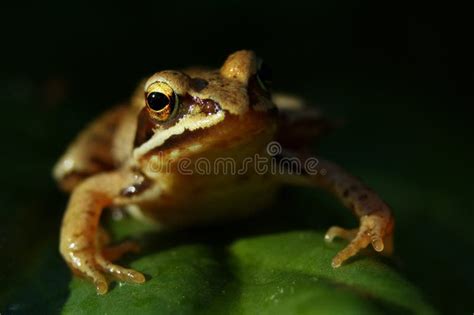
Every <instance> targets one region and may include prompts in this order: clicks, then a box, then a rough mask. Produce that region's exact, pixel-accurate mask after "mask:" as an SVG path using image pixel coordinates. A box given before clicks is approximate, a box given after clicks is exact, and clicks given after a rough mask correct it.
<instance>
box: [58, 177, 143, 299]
mask: <svg viewBox="0 0 474 315" xmlns="http://www.w3.org/2000/svg"><path fill="white" fill-rule="evenodd" d="M126 180H127V174H126V173H122V172H120V171H117V172H110V173H101V174H98V175H95V176H92V177H89V178H88V179H86V180H85V181H83V182H82V183H81V184H79V186H77V187H76V188H75V189H74V191H73V193H72V195H71V198H70V200H69V204H68V207H67V209H66V213H65V214H64V218H63V222H62V227H61V237H60V238H61V239H60V252H61V254H62V256H63V257H64V259H65V260H66V262H67V263H68V265H69V266H70V267H71V269H72V270H73V271H74V272H75V273H76V274H79V275H82V276H86V277H87V278H89V279H91V280H92V281H93V282H94V284H95V285H96V289H97V293H99V294H105V293H106V292H107V290H108V282H107V279H106V275H109V276H111V277H113V278H116V279H118V280H123V281H129V282H134V283H142V282H144V281H145V277H144V276H143V275H142V274H141V273H139V272H137V271H135V270H132V269H127V268H123V267H120V266H118V265H115V264H112V263H111V262H110V261H109V260H107V258H110V257H112V256H113V257H116V256H117V250H118V251H120V253H123V252H125V251H127V250H134V249H136V247H134V246H132V245H130V244H129V245H126V244H124V245H123V246H120V245H119V247H116V248H115V249H116V250H113V249H104V248H102V245H103V243H104V240H103V233H101V231H100V227H99V220H100V216H101V214H102V210H103V209H104V208H106V207H108V206H111V205H114V204H115V201H116V200H117V198H118V196H119V193H120V190H121V188H122V187H123V186H124V183H125V182H126Z"/></svg>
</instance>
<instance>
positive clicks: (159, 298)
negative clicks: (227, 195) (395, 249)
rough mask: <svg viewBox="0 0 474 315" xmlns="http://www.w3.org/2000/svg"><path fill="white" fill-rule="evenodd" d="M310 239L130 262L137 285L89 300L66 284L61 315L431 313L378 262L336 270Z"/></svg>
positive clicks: (286, 236) (329, 251) (319, 240)
mask: <svg viewBox="0 0 474 315" xmlns="http://www.w3.org/2000/svg"><path fill="white" fill-rule="evenodd" d="M342 246H343V244H337V245H331V246H328V245H326V244H325V243H324V241H323V235H322V234H321V233H315V232H305V231H302V232H300V231H298V232H288V233H283V234H273V235H268V236H259V237H253V238H247V239H242V240H239V241H236V242H235V243H233V244H231V245H229V246H211V245H207V244H206V245H205V244H202V243H198V244H192V245H189V244H188V245H181V246H175V247H172V248H168V249H163V250H161V251H156V252H154V253H152V254H150V255H147V256H145V257H142V258H139V259H138V260H136V261H133V262H132V263H131V264H130V265H131V267H132V268H135V269H137V270H139V271H142V272H143V273H145V274H146V275H147V277H148V281H147V282H146V283H145V284H142V285H134V284H128V283H119V284H117V285H115V286H114V287H113V288H112V289H111V290H110V292H109V293H108V294H107V295H105V296H97V295H96V293H95V289H94V287H93V285H91V283H89V282H87V281H85V280H82V279H78V278H74V279H73V281H72V282H71V285H70V289H71V294H70V296H69V299H68V300H67V302H66V304H65V306H64V308H63V314H162V315H163V314H196V313H199V314H272V315H275V314H338V315H339V314H435V311H434V310H433V309H432V308H431V307H430V306H429V305H428V304H426V303H425V302H424V300H423V297H422V296H421V294H420V293H419V292H418V291H417V289H415V288H414V287H413V286H412V285H411V284H410V283H409V282H407V281H406V280H405V279H404V278H403V277H402V276H400V275H399V274H398V273H397V272H396V271H394V270H393V269H391V268H390V267H388V266H387V265H385V264H384V263H382V262H381V261H380V260H378V259H373V258H369V257H367V256H366V257H363V258H358V259H354V260H352V261H351V262H350V263H348V264H346V265H344V266H343V267H342V268H339V269H336V270H334V269H332V268H331V266H330V261H331V258H332V257H333V256H334V255H335V254H336V252H337V251H338V250H339V249H340V248H341V247H342Z"/></svg>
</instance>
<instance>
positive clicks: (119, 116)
mask: <svg viewBox="0 0 474 315" xmlns="http://www.w3.org/2000/svg"><path fill="white" fill-rule="evenodd" d="M127 110H128V109H127V108H126V107H124V106H119V107H116V108H114V109H112V110H110V111H108V112H106V113H104V114H103V115H102V116H100V117H99V118H97V119H96V120H95V121H93V122H92V123H91V124H90V125H89V126H87V127H86V128H85V129H84V130H83V131H82V132H81V133H80V134H79V135H78V136H77V138H76V140H75V141H74V142H73V143H72V144H71V145H70V146H69V148H68V149H67V150H66V152H65V153H64V154H63V156H62V157H61V158H60V159H59V161H58V162H57V163H56V165H55V167H54V170H53V176H54V178H55V179H56V181H58V183H59V186H60V187H61V188H62V189H63V190H65V191H72V190H73V189H74V187H76V186H77V184H79V183H80V182H81V181H82V180H83V179H84V178H87V177H89V176H91V175H93V174H96V173H98V172H103V171H108V170H112V169H114V168H115V167H116V165H115V161H114V156H113V150H112V146H113V142H114V135H115V132H116V131H117V128H118V127H119V125H120V123H121V122H122V120H123V118H124V116H125V115H126V113H127Z"/></svg>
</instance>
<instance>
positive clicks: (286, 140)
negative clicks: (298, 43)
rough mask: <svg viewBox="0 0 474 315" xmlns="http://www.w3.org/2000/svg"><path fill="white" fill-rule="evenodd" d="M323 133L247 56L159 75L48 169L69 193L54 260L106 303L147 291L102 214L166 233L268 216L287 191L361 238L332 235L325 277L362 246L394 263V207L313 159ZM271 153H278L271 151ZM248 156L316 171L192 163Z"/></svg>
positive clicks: (304, 107) (323, 123)
mask: <svg viewBox="0 0 474 315" xmlns="http://www.w3.org/2000/svg"><path fill="white" fill-rule="evenodd" d="M327 125H328V124H327V120H325V119H324V118H323V117H322V116H321V114H320V113H319V112H318V110H317V109H315V107H314V106H311V105H308V104H307V103H306V102H305V101H304V100H302V99H300V98H298V97H296V96H291V95H285V94H278V93H276V92H274V91H273V87H272V81H271V71H270V70H269V68H268V66H266V64H265V63H264V62H263V61H262V59H260V58H259V57H258V56H257V55H256V54H255V52H253V51H251V50H240V51H237V52H234V53H232V54H230V55H229V56H228V57H227V59H226V60H225V61H224V63H223V64H222V65H221V66H220V67H218V68H216V69H211V68H205V67H192V68H187V69H184V70H180V71H177V70H162V71H159V72H156V73H155V74H153V75H152V76H150V77H149V78H148V79H146V80H143V81H142V82H140V84H139V85H138V87H137V89H136V90H135V92H134V93H132V96H131V97H130V99H129V100H128V101H127V102H124V103H123V104H119V105H116V106H115V107H113V108H112V109H110V110H108V111H106V112H105V113H103V114H102V115H100V116H99V117H98V118H96V119H95V120H93V121H92V122H91V123H90V124H89V125H87V126H86V127H85V129H84V130H83V131H81V132H80V133H79V134H78V136H77V137H76V138H75V140H74V141H73V142H72V143H71V144H70V145H69V147H68V148H67V149H66V151H65V153H64V154H63V155H62V156H61V157H60V159H59V161H58V162H57V163H56V165H55V166H54V168H53V177H54V178H55V180H56V181H57V183H58V185H59V187H60V188H61V189H62V190H64V191H65V192H67V193H69V194H70V197H69V201H68V203H67V206H66V210H65V212H64V216H63V219H62V223H61V229H60V241H59V252H60V254H61V255H62V257H63V258H64V260H65V262H66V263H67V265H68V266H69V267H70V269H71V270H72V272H73V273H74V274H76V275H78V276H81V277H84V278H86V279H88V280H89V281H90V282H92V283H93V284H94V285H95V289H96V292H97V294H99V295H103V294H105V293H107V292H108V290H109V285H110V283H111V281H123V282H129V283H137V284H141V283H144V282H145V281H146V280H147V279H146V278H145V276H144V275H143V274H142V273H141V272H140V271H137V270H134V269H130V268H126V267H124V266H121V265H119V264H117V263H114V261H117V260H118V259H120V257H122V256H123V255H124V254H127V253H130V252H137V251H138V250H139V246H138V245H137V243H134V242H132V241H123V242H122V243H118V244H114V245H111V242H110V236H109V233H108V232H107V231H106V230H105V228H104V227H102V226H101V223H100V222H101V221H100V219H101V216H102V214H103V212H104V211H106V209H117V208H119V209H123V211H126V212H127V213H130V215H131V216H133V217H134V218H136V219H137V220H141V221H142V222H145V221H146V222H154V223H156V224H157V225H159V226H160V227H163V228H166V229H180V228H186V227H192V226H199V225H208V224H219V222H225V221H228V220H235V219H239V218H246V217H250V216H252V215H253V214H255V213H257V212H259V211H260V210H262V209H265V208H268V207H270V208H271V205H272V202H273V201H274V200H275V197H276V196H277V194H278V191H279V189H280V188H281V187H283V186H286V185H292V186H300V187H310V188H315V189H323V190H326V191H328V192H330V193H331V194H333V195H334V196H335V197H336V198H337V199H338V200H340V201H341V202H342V204H343V205H344V206H345V207H346V208H348V209H350V210H351V211H352V213H353V214H354V215H355V216H356V218H357V219H358V221H359V226H358V227H356V228H352V229H348V228H342V227H339V226H332V227H330V228H329V229H328V230H327V233H326V234H325V236H324V238H325V240H326V241H327V242H333V240H334V239H336V238H342V239H344V240H347V241H348V244H347V245H346V246H345V247H343V249H342V250H340V251H339V252H338V253H337V254H336V255H335V256H334V258H333V259H332V262H331V264H332V267H334V268H339V267H340V266H341V265H342V264H343V263H344V262H346V261H347V260H348V259H349V258H351V257H353V256H355V255H357V254H358V253H359V252H360V251H361V250H363V249H365V248H369V247H372V248H373V249H374V250H375V251H376V252H379V253H382V254H387V255H389V254H391V252H392V251H393V230H394V222H395V221H394V217H393V215H392V211H391V209H390V207H389V206H388V205H387V204H386V203H385V202H384V201H383V200H382V199H381V198H380V197H379V196H378V194H377V193H375V192H374V191H373V190H372V189H371V188H369V187H368V186H367V185H366V184H364V183H362V181H361V180H360V179H358V177H356V176H354V175H351V174H350V173H349V172H347V171H346V170H345V169H344V168H342V167H341V166H339V165H338V164H337V163H334V162H331V161H329V160H326V159H324V158H322V157H320V156H312V155H310V152H311V148H312V145H311V143H312V141H311V139H318V138H319V137H320V136H321V135H322V134H325V132H324V131H325V130H327ZM269 144H273V145H275V144H276V145H278V146H279V147H278V146H277V149H278V150H277V152H270V151H271V150H269ZM255 155H259V156H260V157H261V159H263V160H264V161H265V162H264V164H265V163H267V164H270V163H273V162H274V161H275V160H279V161H282V160H283V159H285V158H292V159H298V161H303V160H304V159H307V158H308V156H312V157H313V162H316V163H313V164H315V165H316V167H312V168H311V169H310V168H309V167H307V166H304V167H302V170H301V171H299V172H296V171H295V170H294V169H292V168H293V167H292V166H291V165H292V164H291V163H286V164H285V165H286V166H284V167H282V168H279V169H278V171H277V172H269V171H266V172H262V171H261V170H260V171H258V170H257V169H256V168H255V167H254V168H252V167H245V168H244V169H245V170H246V171H245V172H241V173H239V174H228V173H224V172H216V170H212V169H210V171H211V172H209V170H208V172H207V173H206V174H203V172H197V170H198V169H199V167H198V166H199V165H198V164H197V163H195V162H196V161H198V160H201V161H202V159H205V160H206V161H208V162H209V163H211V162H216V161H217V160H218V159H220V158H222V157H227V158H229V157H230V158H231V161H232V162H233V163H234V164H235V167H236V168H237V169H239V170H240V169H242V168H243V166H244V164H245V166H248V165H249V163H248V157H252V156H255ZM265 158H266V159H265ZM183 161H184V162H185V163H183ZM184 164H185V166H187V168H185V167H183V165H184ZM250 164H251V163H250ZM304 165H306V164H304Z"/></svg>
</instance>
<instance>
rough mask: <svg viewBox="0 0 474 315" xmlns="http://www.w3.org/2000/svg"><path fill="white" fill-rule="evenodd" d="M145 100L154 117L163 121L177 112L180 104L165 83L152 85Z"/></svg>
mask: <svg viewBox="0 0 474 315" xmlns="http://www.w3.org/2000/svg"><path fill="white" fill-rule="evenodd" d="M145 98H146V105H147V107H148V110H149V112H150V113H151V115H152V117H153V118H155V119H157V120H161V121H163V120H166V119H168V118H169V117H170V116H171V115H172V114H173V113H174V112H175V109H176V107H177V104H178V96H177V95H176V93H174V91H173V89H172V88H171V87H170V86H169V85H168V84H166V83H165V82H155V83H153V84H151V85H150V86H149V87H148V89H147V92H146V95H145Z"/></svg>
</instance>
